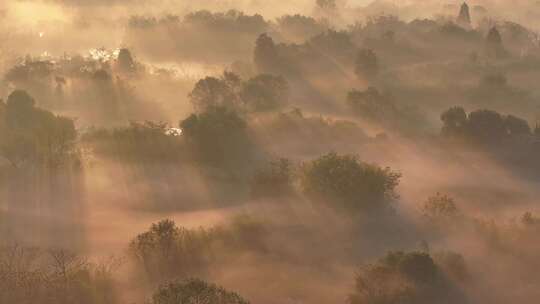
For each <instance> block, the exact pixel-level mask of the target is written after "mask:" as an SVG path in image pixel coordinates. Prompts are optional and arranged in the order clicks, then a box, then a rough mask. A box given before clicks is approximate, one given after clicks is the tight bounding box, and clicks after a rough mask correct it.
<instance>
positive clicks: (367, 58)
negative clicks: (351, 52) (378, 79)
mask: <svg viewBox="0 0 540 304" xmlns="http://www.w3.org/2000/svg"><path fill="white" fill-rule="evenodd" d="M354 70H355V73H356V75H358V77H366V78H368V79H371V78H373V77H375V76H377V73H378V72H379V60H378V58H377V54H375V52H374V51H373V50H370V49H362V50H360V51H358V55H357V56H356V62H355V68H354Z"/></svg>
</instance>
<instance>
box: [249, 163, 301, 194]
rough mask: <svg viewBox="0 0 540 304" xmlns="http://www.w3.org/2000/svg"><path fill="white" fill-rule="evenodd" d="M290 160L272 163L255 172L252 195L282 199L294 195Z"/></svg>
mask: <svg viewBox="0 0 540 304" xmlns="http://www.w3.org/2000/svg"><path fill="white" fill-rule="evenodd" d="M291 167H292V166H291V162H290V161H289V160H288V159H285V158H281V159H279V160H277V161H271V162H269V163H268V164H267V166H266V167H264V168H262V169H259V170H258V171H257V172H255V176H254V177H253V181H252V184H251V194H252V195H253V196H254V197H256V198H259V197H263V198H264V197H281V196H286V195H289V194H291V193H292V191H293V187H292V178H293V177H292V168H291Z"/></svg>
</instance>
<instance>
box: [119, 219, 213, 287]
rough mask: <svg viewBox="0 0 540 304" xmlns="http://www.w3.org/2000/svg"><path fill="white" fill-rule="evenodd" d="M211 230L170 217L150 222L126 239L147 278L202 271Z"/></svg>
mask: <svg viewBox="0 0 540 304" xmlns="http://www.w3.org/2000/svg"><path fill="white" fill-rule="evenodd" d="M215 237H216V235H215V231H212V230H205V229H202V228H201V229H191V230H190V229H186V228H183V227H177V226H176V224H175V223H174V222H173V221H171V220H162V221H160V222H158V223H156V224H152V226H151V227H150V230H149V231H147V232H144V233H142V234H139V235H138V236H137V237H136V238H135V239H134V240H133V241H131V243H130V246H129V248H130V253H131V255H132V257H133V258H134V259H135V261H136V262H137V263H138V265H139V266H140V267H142V269H143V270H144V272H145V273H146V274H147V275H148V277H149V279H150V280H151V281H162V280H163V279H165V280H167V279H172V278H178V277H184V278H185V277H189V276H190V275H192V274H194V273H195V272H197V271H202V272H204V271H205V267H207V266H208V263H209V260H210V258H211V254H212V249H211V246H212V241H213V240H214V239H215Z"/></svg>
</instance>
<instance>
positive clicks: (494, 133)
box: [467, 110, 507, 143]
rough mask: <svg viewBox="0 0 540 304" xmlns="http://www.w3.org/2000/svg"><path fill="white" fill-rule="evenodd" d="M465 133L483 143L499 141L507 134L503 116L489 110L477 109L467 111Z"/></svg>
mask: <svg viewBox="0 0 540 304" xmlns="http://www.w3.org/2000/svg"><path fill="white" fill-rule="evenodd" d="M467 133H468V134H469V136H471V137H472V138H474V139H476V140H478V141H480V142H484V143H495V142H500V141H501V139H503V138H505V137H506V136H505V135H506V134H507V132H506V128H505V124H504V118H503V117H502V116H501V114H499V113H497V112H495V111H491V110H477V111H473V112H471V113H469V121H468V123H467Z"/></svg>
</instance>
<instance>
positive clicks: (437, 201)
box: [422, 193, 459, 220]
mask: <svg viewBox="0 0 540 304" xmlns="http://www.w3.org/2000/svg"><path fill="white" fill-rule="evenodd" d="M422 214H423V215H424V216H425V217H427V218H429V219H433V220H438V219H452V218H456V217H457V216H458V215H459V210H458V208H457V207H456V204H455V202H454V199H452V198H451V197H449V196H447V195H443V194H440V193H437V194H436V195H434V196H431V197H429V198H428V200H427V201H426V202H425V203H424V206H423V207H422Z"/></svg>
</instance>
